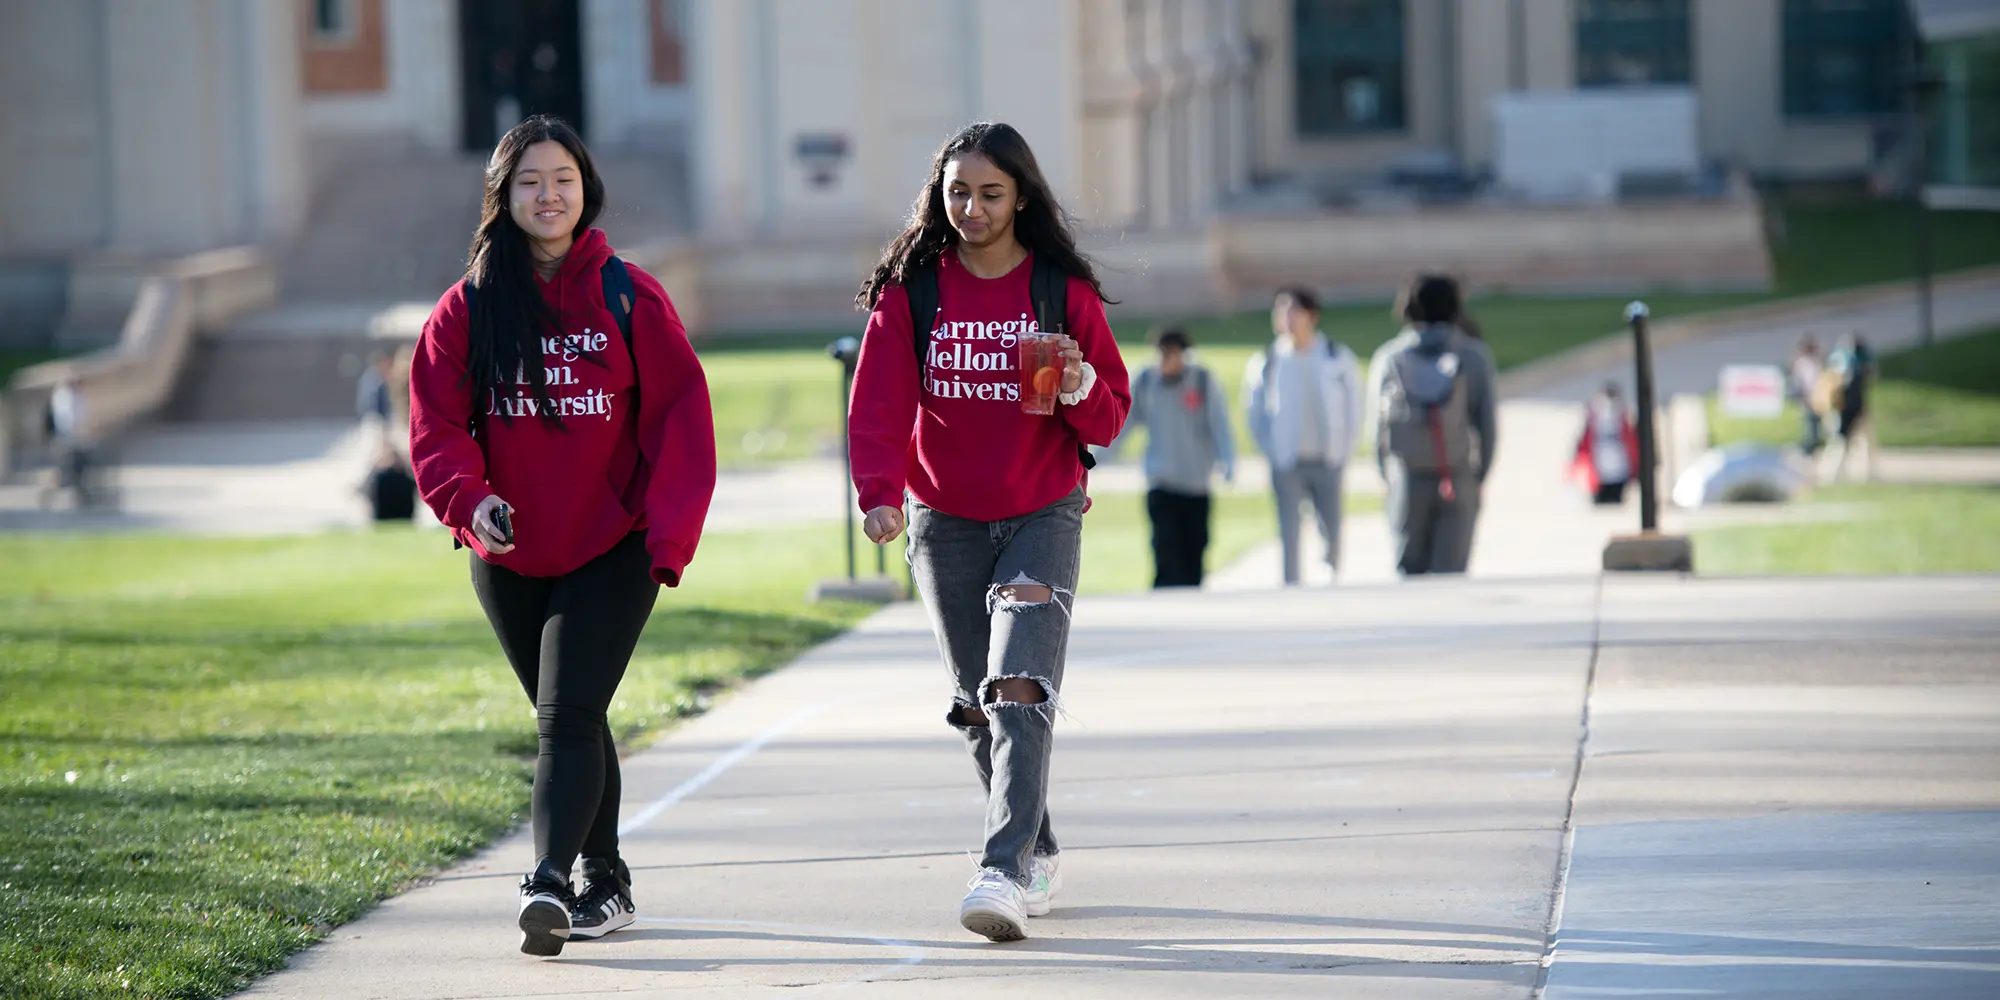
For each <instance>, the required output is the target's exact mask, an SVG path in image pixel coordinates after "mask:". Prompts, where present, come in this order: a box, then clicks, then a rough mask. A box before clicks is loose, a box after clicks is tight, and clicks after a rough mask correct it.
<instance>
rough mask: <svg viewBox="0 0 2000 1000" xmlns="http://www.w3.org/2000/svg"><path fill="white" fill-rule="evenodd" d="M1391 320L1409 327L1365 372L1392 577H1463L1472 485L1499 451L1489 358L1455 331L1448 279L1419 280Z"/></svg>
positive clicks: (1474, 503)
mask: <svg viewBox="0 0 2000 1000" xmlns="http://www.w3.org/2000/svg"><path fill="white" fill-rule="evenodd" d="M1397 312H1398V313H1399V314H1400V315H1401V316H1402V318H1403V320H1404V321H1405V322H1406V323H1407V324H1408V325H1406V326H1405V327H1404V328H1403V330H1402V332H1401V333H1398V334H1397V335H1396V336H1395V337H1394V338H1392V339H1391V340H1390V341H1389V342H1388V343H1386V344H1383V345H1382V346H1381V347H1380V348H1378V349H1377V350H1376V351H1375V356H1374V357H1373V358H1372V359H1371V360H1370V361H1369V367H1368V375H1369V400H1370V406H1369V413H1370V415H1371V417H1370V418H1371V420H1372V421H1373V422H1374V425H1375V428H1374V441H1375V464H1376V466H1377V467H1378V468H1379V469H1381V470H1382V478H1383V481H1384V482H1386V483H1387V484H1388V496H1387V497H1386V502H1387V513H1388V517H1389V527H1390V531H1391V533H1392V534H1393V535H1394V536H1395V539H1396V569H1397V570H1398V571H1399V572H1401V573H1402V574H1403V575H1404V576H1418V575H1421V574H1425V573H1463V572H1465V567H1466V564H1467V563H1468V562H1469V561H1470V560H1471V557H1472V528H1473V522H1474V521H1475V520H1476V519H1477V518H1478V516H1479V493H1480V489H1481V485H1482V484H1483V483H1484V482H1485V481H1486V474H1487V473H1488V472H1490V471H1492V468H1493V456H1494V453H1495V451H1496V450H1497V448H1498V447H1499V438H1498V426H1497V424H1498V421H1497V419H1496V417H1495V410H1496V401H1495V398H1494V397H1495V392H1494V380H1495V378H1496V375H1495V370H1494V365H1493V353H1492V352H1491V351H1490V350H1488V349H1487V347H1486V344H1485V343H1484V342H1482V341H1480V340H1478V339H1475V338H1474V337H1472V336H1470V335H1468V334H1467V333H1466V332H1465V331H1464V330H1463V329H1462V328H1460V326H1459V325H1458V324H1459V322H1460V320H1461V319H1462V315H1461V310H1460V305H1459V294H1458V282H1456V281H1453V280H1452V279H1451V278H1449V277H1446V276H1444V275H1436V274H1426V275H1419V276H1418V277H1417V278H1416V280H1414V281H1413V282H1411V284H1410V286H1409V288H1407V289H1406V290H1405V291H1404V293H1403V295H1402V296H1401V297H1400V298H1399V300H1398V302H1397Z"/></svg>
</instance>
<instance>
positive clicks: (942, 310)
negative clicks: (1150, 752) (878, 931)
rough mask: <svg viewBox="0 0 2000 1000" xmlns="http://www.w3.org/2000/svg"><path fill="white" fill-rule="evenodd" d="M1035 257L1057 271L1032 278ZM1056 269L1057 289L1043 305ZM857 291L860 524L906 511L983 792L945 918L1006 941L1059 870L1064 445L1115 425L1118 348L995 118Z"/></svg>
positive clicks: (1085, 278) (944, 161)
mask: <svg viewBox="0 0 2000 1000" xmlns="http://www.w3.org/2000/svg"><path fill="white" fill-rule="evenodd" d="M1038 257H1039V258H1041V260H1040V261H1038V260H1037V258H1038ZM1038 265H1039V267H1040V268H1041V269H1043V270H1044V271H1045V272H1046V269H1047V267H1048V265H1054V267H1055V269H1056V271H1057V272H1059V273H1056V274H1055V276H1054V279H1053V281H1052V282H1050V283H1048V284H1047V285H1045V286H1043V287H1042V288H1040V289H1039V290H1038V288H1037V283H1036V281H1035V280H1034V277H1033V276H1034V275H1035V273H1036V271H1037V269H1038ZM1055 282H1060V283H1062V284H1063V285H1066V289H1065V290H1064V291H1062V293H1061V298H1062V299H1066V306H1065V308H1064V309H1063V311H1062V313H1061V314H1060V316H1059V318H1054V319H1047V318H1046V317H1047V316H1048V314H1049V313H1051V312H1053V309H1052V307H1051V306H1050V302H1051V301H1055V300H1056V299H1057V297H1056V296H1053V295H1049V294H1047V291H1048V289H1049V288H1053V287H1055V284H1054V283H1055ZM930 288H935V295H934V296H932V295H929V294H919V295H918V296H917V297H918V300H919V301H926V302H928V301H930V300H931V299H933V298H934V299H935V302H936V307H937V308H936V312H935V314H934V315H933V316H926V317H923V318H922V321H921V322H920V323H918V324H916V325H913V323H912V317H911V291H912V289H930ZM1038 296H1040V297H1041V298H1042V301H1041V302H1039V303H1038V302H1036V301H1035V299H1036V298H1037V297H1038ZM856 301H857V302H858V303H859V304H860V305H861V306H863V307H865V308H868V309H870V310H871V312H870V314H869V317H868V328H867V332H866V334H865V335H864V336H863V337H862V341H861V359H860V367H859V368H858V369H857V370H856V372H855V381H854V395H853V398H852V399H851V401H850V402H849V406H848V421H849V423H848V427H849V439H850V444H851V446H852V454H853V459H854V484H855V486H856V487H857V488H858V489H859V490H860V493H861V509H862V510H863V511H865V512H866V514H867V521H866V529H867V532H868V537H869V538H870V539H872V540H874V541H875V542H876V543H878V544H885V543H887V542H890V541H892V540H894V539H895V538H896V537H897V536H898V535H900V534H902V532H903V531H904V529H905V528H906V527H907V528H908V531H909V534H910V546H909V559H910V566H911V569H912V572H913V575H914V577H915V579H916V583H917V589H918V591H919V592H920V593H921V594H922V595H923V599H924V604H925V605H926V606H927V607H928V608H929V610H930V615H931V624H932V627H933V629H934V630H935V631H936V633H937V637H938V645H939V646H940V648H941V650H942V652H943V654H944V659H945V664H946V666H947V668H948V669H949V671H950V673H951V677H952V689H953V697H952V704H951V708H950V710H949V711H948V712H947V713H946V721H947V722H949V723H950V724H951V725H952V726H954V727H955V728H957V729H958V730H959V731H960V732H961V733H963V734H964V736H965V739H966V743H967V745H968V747H969V748H970V749H971V751H972V757H973V761H974V763H975V764H976V766H977V768H978V771H979V779H980V781H981V783H982V784H984V785H985V786H986V790H987V807H986V845H985V851H984V856H983V858H982V859H981V860H980V871H979V874H978V875H976V876H975V877H974V878H973V880H972V884H971V887H970V889H971V891H970V892H969V893H968V894H967V895H966V897H965V899H964V901H963V902H962V903H961V904H960V905H959V922H960V923H961V924H962V925H964V926H965V928H966V929H968V930H970V931H973V932H974V933H977V934H982V935H984V936H986V937H988V938H991V939H992V940H995V941H1013V940H1018V939H1020V938H1023V937H1025V936H1027V927H1026V920H1025V919H1024V918H1025V917H1028V916H1040V915H1042V914H1045V913H1047V912H1048V911H1049V905H1050V899H1051V897H1052V896H1053V895H1054V893H1055V891H1056V889H1057V888H1058V887H1059V885H1060V881H1059V878H1058V856H1057V846H1056V840H1055V835H1054V833H1053V832H1052V831H1051V829H1050V825H1049V816H1048V779H1049V754H1050V749H1051V746H1052V740H1053V729H1054V721H1055V720H1054V716H1055V711H1056V708H1057V705H1056V699H1057V695H1058V692H1059V691H1060V690H1061V688H1062V673H1063V655H1064V650H1065V648H1066V647H1067V645H1068V642H1069V616H1070V609H1071V606H1072V605H1073V604H1074V603H1075V599H1076V598H1075V589H1076V578H1077V567H1078V560H1079V549H1080V545H1081V540H1082V531H1083V513H1084V510H1085V509H1086V508H1087V507H1088V506H1089V500H1088V499H1087V498H1086V497H1085V495H1084V479H1085V467H1084V464H1083V460H1082V457H1081V454H1082V453H1081V450H1080V446H1081V445H1105V444H1109V443H1111V439H1112V438H1114V437H1116V436H1117V435H1118V430H1119V428H1120V426H1121V425H1123V424H1124V422H1125V414H1126V412H1127V411H1128V410H1129V409H1130V408H1131V405H1132V395H1131V392H1130V390H1129V389H1128V388H1127V386H1126V378H1125V365H1124V363H1123V361H1121V360H1120V358H1119V354H1118V345H1117V344H1116V343H1114V342H1113V341H1112V339H1111V329H1110V327H1109V326H1108V325H1107V324H1106V323H1105V320H1104V304H1103V303H1104V293H1103V290H1102V288H1101V286H1100V285H1099V284H1098V281H1097V277H1096V275H1095V274H1094V273H1093V271H1092V269H1091V265H1090V262H1089V261H1088V260H1086V259H1085V258H1084V257H1083V255H1081V254H1080V253H1078V252H1077V249H1076V240H1075V238H1074V236H1073V235H1072V234H1071V232H1070V229H1069V225H1068V222H1067V216H1065V215H1064V213H1063V211H1062V208H1061V207H1060V206H1059V205H1057V204H1056V201H1055V197H1054V195H1053V194H1052V193H1051V192H1050V190H1049V185H1048V182H1047V181H1046V180H1044V179H1043V178H1042V172H1041V168H1040V167H1039V166H1037V165H1036V163H1035V154H1034V153H1033V152H1032V151H1031V150H1030V149H1029V148H1028V143H1027V141H1026V140H1025V139H1023V138H1022V137H1021V134H1020V133H1019V132H1017V131H1015V130H1014V129H1013V128H1012V127H1010V126H1007V125H1001V124H995V123H991V122H981V123H979V124H975V125H972V126H969V127H967V128H966V129H964V130H963V131H961V132H959V133H958V134H957V135H955V136H953V137H952V138H951V139H950V141H948V142H946V143H945V144H944V147H943V148H942V149H940V150H938V154H937V157H936V160H935V161H934V162H933V163H932V165H931V175H930V180H929V181H928V182H927V183H926V184H925V185H924V189H923V193H922V194H921V195H920V196H919V198H918V201H917V209H916V218H915V220H914V221H913V222H912V223H911V224H910V226H909V228H908V229H906V230H904V232H903V234H902V235H900V236H898V237H896V239H895V240H894V241H893V242H891V243H890V244H889V246H888V249H887V250H886V251H884V253H883V255H882V261H881V263H880V264H879V265H877V266H876V268H875V273H874V274H872V275H870V276H869V278H868V280H867V282H866V283H865V284H864V285H863V286H862V289H861V294H860V295H859V296H857V298H856ZM1038 306H1039V307H1040V309H1039V310H1038ZM1038 315H1040V316H1043V317H1045V322H1048V323H1050V324H1051V325H1052V324H1054V323H1060V324H1061V328H1060V329H1059V330H1056V331H1049V332H1059V333H1061V334H1063V335H1064V336H1063V337H1062V340H1061V341H1060V349H1061V351H1060V357H1061V359H1062V365H1061V378H1060V381H1059V384H1058V385H1057V386H1055V388H1056V390H1057V391H1058V393H1059V395H1058V397H1057V399H1058V402H1057V404H1056V407H1055V412H1054V413H1053V414H1047V415H1036V414H1031V413H1027V412H1024V411H1023V409H1022V396H1023V392H1022V389H1021V386H1022V379H1021V374H1020V368H1019V350H1020V349H1019V347H1018V346H1017V345H1018V340H1019V336H1020V335H1021V334H1022V333H1024V332H1027V331H1029V330H1031V329H1034V328H1035V327H1037V325H1038V323H1037V317H1038Z"/></svg>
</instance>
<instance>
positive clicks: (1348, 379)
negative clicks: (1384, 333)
mask: <svg viewBox="0 0 2000 1000" xmlns="http://www.w3.org/2000/svg"><path fill="white" fill-rule="evenodd" d="M1319 315H1320V309H1319V297H1318V296H1316V295H1314V294H1313V293H1312V291H1311V290H1310V289H1306V288H1301V287H1296V286H1295V287H1291V288H1285V289H1282V290H1280V291H1279V292H1278V294H1277V296H1276V298H1275V299H1274V300H1273V302H1272V303H1271V331H1272V334H1273V339H1272V341H1271V346H1270V347H1269V348H1268V349H1266V350H1263V351H1260V352H1258V353H1257V354H1255V355H1253V356H1252V357H1251V358H1250V364H1249V366H1248V368H1247V369H1246V370H1245V372H1244V376H1243V397H1244V398H1243V411H1244V416H1245V418H1246V419H1247V420H1248V422H1249V425H1250V436H1251V438H1252V440H1254V441H1256V442H1257V447H1258V449H1259V450H1260V451H1262V452H1263V453H1264V457H1265V458H1266V459H1267V460H1268V461H1269V462H1270V464H1271V492H1272V493H1273V494H1274V495H1275V497H1276V499H1277V507H1278V539H1279V541H1280V542H1281V543H1282V545H1283V548H1284V568H1285V585H1286V586H1294V585H1296V584H1298V582H1299V545H1300V537H1299V508H1300V506H1301V505H1302V504H1303V503H1304V502H1306V501H1310V502H1311V503H1312V505H1313V510H1314V511H1315V512H1316V513H1317V514H1318V515H1319V526H1320V536H1321V537H1322V538H1324V539H1325V540H1326V551H1325V553H1324V558H1325V559H1326V564H1327V566H1329V567H1331V568H1332V569H1333V571H1334V573H1335V576H1336V578H1338V574H1339V572H1340V522H1341V490H1342V479H1343V475H1344V473H1345V472H1346V469H1347V459H1348V457H1349V456H1350V455H1352V454H1353V453H1354V443H1355V442H1356V441H1357V440H1359V439H1360V437H1361V402H1362V391H1363V390H1362V384H1361V368H1360V365H1359V364H1358V363H1357V359H1356V358H1355V356H1354V352H1353V351H1351V350H1348V348H1347V345H1345V344H1341V343H1337V342H1335V341H1333V340H1330V339H1328V337H1327V335H1326V334H1325V333H1322V332H1321V331H1320V329H1319Z"/></svg>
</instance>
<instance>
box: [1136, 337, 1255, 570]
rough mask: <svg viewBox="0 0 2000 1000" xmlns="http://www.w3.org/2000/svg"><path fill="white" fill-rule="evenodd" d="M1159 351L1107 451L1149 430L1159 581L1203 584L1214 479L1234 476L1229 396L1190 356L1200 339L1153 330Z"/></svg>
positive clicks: (1149, 509) (1148, 471)
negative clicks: (1138, 431) (1141, 429)
mask: <svg viewBox="0 0 2000 1000" xmlns="http://www.w3.org/2000/svg"><path fill="white" fill-rule="evenodd" d="M1152 340H1153V346H1154V347H1155V348H1156V349H1157V350H1158V351H1159V352H1160V360H1159V362H1158V363H1157V364H1152V365H1148V366H1146V367H1145V368H1143V369H1141V370H1140V371H1139V374H1138V376H1137V377H1136V378H1134V379H1133V380H1132V413H1131V415H1130V416H1128V417H1126V418H1125V429H1124V430H1123V431H1120V432H1119V434H1118V439H1117V440H1116V441H1113V442H1111V447H1110V448H1108V449H1106V450H1107V452H1108V453H1109V454H1114V455H1115V454H1116V453H1117V452H1118V450H1119V449H1120V448H1122V447H1123V446H1124V444H1125V441H1126V439H1127V438H1128V437H1129V436H1130V435H1131V433H1132V431H1133V430H1134V429H1135V428H1139V427H1144V428H1146V457H1145V459H1144V460H1143V462H1142V467H1141V471H1142V472H1143V473H1144V474H1145V476H1146V517H1147V519H1148V520H1149V521H1151V522H1152V524H1153V586H1154V587H1155V588H1160V587H1199V586H1201V578H1202V569H1203V567H1202V559H1203V557H1204V556H1205V555H1206V554H1207V552H1208V525H1209V518H1210V508H1211V503H1210V499H1211V498H1210V497H1209V481H1210V477H1212V476H1214V474H1215V471H1216V469H1217V468H1218V467H1219V468H1220V469H1221V470H1222V478H1223V479H1225V480H1227V479H1232V478H1234V476H1235V471H1236V468H1235V467H1236V442H1235V440H1234V435H1233V434H1231V432H1230V428H1229V399H1228V397H1227V396H1226V395H1225V394H1224V392H1223V389H1222V384H1221V383H1219V382H1217V381H1216V380H1215V376H1214V375H1213V374H1211V373H1210V372H1209V370H1208V369H1207V368H1206V367H1203V366H1202V365H1200V364H1197V363H1195V362H1194V361H1192V360H1190V359H1189V358H1188V352H1189V351H1190V350H1192V349H1193V347H1194V340H1193V338H1191V337H1189V336H1188V332H1187V331H1186V330H1183V329H1181V328H1180V327H1178V326H1169V327H1163V328H1161V329H1159V330H1155V331H1154V332H1153V337H1152Z"/></svg>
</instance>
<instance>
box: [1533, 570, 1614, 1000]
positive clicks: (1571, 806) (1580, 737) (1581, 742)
mask: <svg viewBox="0 0 2000 1000" xmlns="http://www.w3.org/2000/svg"><path fill="white" fill-rule="evenodd" d="M1603 637H1604V575H1603V574H1599V575H1598V577H1597V587H1596V589H1595V591H1594V593H1593V594H1592V595H1591V615H1590V664H1589V666H1587V667H1585V668H1584V673H1583V708H1582V709H1581V710H1580V711H1579V712H1578V713H1577V736H1576V770H1575V772H1574V773H1572V774H1571V775H1570V779H1569V799H1568V802H1567V805H1566V806H1565V808H1564V810H1563V838H1562V849H1561V851H1560V852H1558V853H1557V855H1556V875H1555V885H1554V886H1553V888H1552V891H1551V893H1550V896H1551V898H1550V901H1549V923H1548V928H1547V939H1546V941H1545V943H1544V944H1543V946H1542V962H1541V965H1542V968H1541V971H1540V972H1539V973H1537V974H1536V976H1535V991H1534V993H1533V994H1532V996H1534V997H1535V1000H1541V997H1542V996H1543V994H1545V993H1546V992H1547V990H1548V985H1549V967H1550V966H1552V965H1554V964H1555V958H1556V932H1557V931H1558V930H1560V929H1561V928H1562V918H1563V901H1564V895H1565V894H1566V893H1567V892H1568V891H1569V866H1570V862H1571V861H1572V860H1574V856H1575V853H1576V792H1577V788H1578V787H1579V786H1581V785H1582V784H1583V762H1584V758H1585V757H1586V756H1587V755H1588V754H1589V751H1590V697H1591V695H1592V694H1593V693H1594V692H1595V691H1596V688H1597V658H1598V655H1599V652H1600V651H1601V650H1602V649H1603V648H1604V645H1603V641H1602V640H1603Z"/></svg>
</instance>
